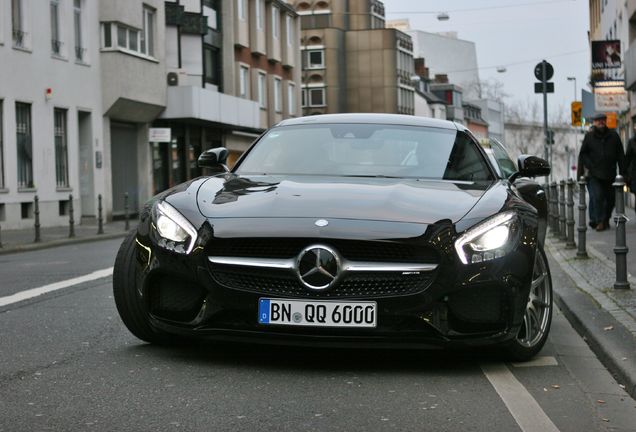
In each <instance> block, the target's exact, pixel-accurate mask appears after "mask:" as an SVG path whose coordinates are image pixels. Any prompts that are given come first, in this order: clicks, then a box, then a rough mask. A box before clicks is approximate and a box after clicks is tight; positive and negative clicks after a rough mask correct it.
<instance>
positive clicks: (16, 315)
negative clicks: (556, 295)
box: [0, 240, 636, 432]
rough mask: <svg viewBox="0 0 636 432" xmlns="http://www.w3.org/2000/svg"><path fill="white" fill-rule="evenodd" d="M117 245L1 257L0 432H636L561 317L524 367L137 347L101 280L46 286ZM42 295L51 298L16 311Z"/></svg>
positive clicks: (440, 356) (392, 356) (450, 358)
mask: <svg viewBox="0 0 636 432" xmlns="http://www.w3.org/2000/svg"><path fill="white" fill-rule="evenodd" d="M119 242H120V241H119V240H114V241H102V242H97V243H92V244H81V245H74V246H65V247H59V248H55V249H48V250H45V251H38V252H27V253H21V254H15V255H5V256H1V257H0V304H3V303H2V300H3V299H4V306H0V432H5V431H7V432H8V431H40V430H54V431H81V430H97V431H102V430H104V431H112V430H131V431H146V430H147V431H226V430H227V431H237V430H259V431H283V430H289V431H305V430H307V431H323V430H330V431H331V430H335V431H337V430H342V431H358V430H359V431H376V430H378V431H383V430H397V431H462V430H470V431H489V432H493V431H521V430H523V431H528V432H530V431H546V430H560V431H577V432H578V431H596V430H600V431H603V430H625V431H626V430H632V431H636V401H634V400H633V399H631V398H630V397H629V396H627V395H626V394H625V393H624V392H623V390H622V389H621V388H620V386H619V384H618V383H617V382H616V381H614V379H613V378H612V377H611V376H610V375H609V373H608V372H607V371H606V370H605V369H604V368H603V367H602V365H601V364H600V362H599V361H598V360H597V359H596V357H595V356H594V355H593V353H592V352H591V351H590V350H589V349H588V347H587V345H586V344H585V342H584V341H583V340H582V339H581V338H580V337H579V336H578V335H577V334H576V333H575V332H574V330H573V329H572V328H571V327H570V325H569V324H568V323H567V321H566V320H565V319H564V318H563V316H562V315H561V314H560V313H558V311H557V313H556V314H555V317H554V322H553V329H552V333H551V336H550V339H549V341H548V344H547V345H546V347H545V348H544V350H543V351H542V352H541V353H540V355H539V357H538V358H537V360H536V361H535V362H530V363H527V364H522V365H513V364H505V363H502V362H500V361H498V360H497V359H494V358H492V357H488V356H484V355H479V354H478V353H475V352H465V353H451V352H438V351H426V352H413V351H351V350H325V349H297V348H278V347H277V348H262V347H254V346H245V345H238V346H237V345H226V344H198V345H190V346H183V347H172V348H166V347H157V346H151V345H148V344H144V343H142V342H140V341H139V340H137V339H136V338H135V337H133V336H132V335H131V334H130V333H129V332H128V331H127V330H126V328H125V327H124V326H123V324H122V323H121V321H120V320H119V317H118V315H117V311H116V310H115V305H114V303H113V298H112V291H111V280H110V277H101V278H97V279H93V280H85V281H82V280H81V279H80V280H79V282H78V280H76V281H75V282H76V283H74V282H71V283H67V284H57V285H51V284H53V283H56V282H60V281H65V280H68V279H69V278H76V277H78V276H81V275H86V274H90V273H92V272H94V271H95V270H101V269H107V268H109V267H111V266H112V263H113V261H114V255H115V253H116V249H117V247H118V244H119ZM553 273H555V281H559V280H562V278H563V275H562V274H561V273H560V272H559V271H558V269H553ZM98 276H99V274H98ZM42 286H45V287H49V288H51V287H53V288H56V287H57V288H58V289H56V290H55V291H51V292H48V293H44V294H41V295H39V296H36V297H32V298H29V299H25V298H26V297H28V296H29V295H33V293H34V292H33V291H28V290H32V289H33V288H39V287H42ZM60 286H61V288H60ZM45 291H46V290H45ZM25 293H26V294H25ZM29 293H31V294H29ZM21 295H23V296H24V297H20V296H21ZM9 296H13V297H9Z"/></svg>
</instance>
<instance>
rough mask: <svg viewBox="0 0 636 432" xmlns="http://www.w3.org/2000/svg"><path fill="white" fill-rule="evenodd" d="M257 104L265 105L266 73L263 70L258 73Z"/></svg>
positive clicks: (262, 106) (263, 106) (264, 106)
mask: <svg viewBox="0 0 636 432" xmlns="http://www.w3.org/2000/svg"><path fill="white" fill-rule="evenodd" d="M256 84H257V86H258V106H260V107H261V108H266V107H267V74H265V73H264V72H259V73H258V81H257V82H256Z"/></svg>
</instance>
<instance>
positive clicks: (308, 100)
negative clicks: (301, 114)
mask: <svg viewBox="0 0 636 432" xmlns="http://www.w3.org/2000/svg"><path fill="white" fill-rule="evenodd" d="M302 93H303V94H302V104H303V106H310V107H320V106H325V88H324V87H316V88H308V89H307V90H305V89H303V92H302ZM308 95H309V96H308Z"/></svg>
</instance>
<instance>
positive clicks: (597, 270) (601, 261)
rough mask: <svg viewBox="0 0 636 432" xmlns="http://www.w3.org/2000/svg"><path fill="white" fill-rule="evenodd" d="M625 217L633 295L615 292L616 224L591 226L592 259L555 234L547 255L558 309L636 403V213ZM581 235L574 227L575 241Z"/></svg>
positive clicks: (589, 249)
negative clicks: (568, 246)
mask: <svg viewBox="0 0 636 432" xmlns="http://www.w3.org/2000/svg"><path fill="white" fill-rule="evenodd" d="M626 215H627V217H628V218H629V219H630V220H629V221H628V222H627V224H626V231H627V246H628V247H629V253H628V255H627V270H628V273H629V275H628V281H629V282H630V284H631V289H629V290H615V289H614V282H615V280H616V261H615V254H614V251H613V248H614V244H615V241H616V226H615V225H614V222H613V221H612V223H611V228H610V229H609V230H606V231H602V232H597V231H595V230H593V229H590V228H589V227H588V231H587V232H586V235H587V253H588V255H589V258H588V259H580V258H578V257H577V256H576V252H577V249H566V248H565V242H563V241H560V240H559V239H558V238H557V237H556V236H554V235H552V234H551V233H548V238H547V240H546V251H547V252H548V253H549V254H550V255H551V257H552V258H553V260H551V261H552V262H551V263H550V264H551V269H552V273H553V275H552V276H553V285H554V294H555V301H556V303H557V305H558V306H559V308H560V309H561V310H562V311H563V313H564V314H565V315H566V317H567V318H568V320H569V321H570V322H571V323H572V325H573V326H574V327H575V328H576V330H577V331H578V332H579V333H580V334H581V335H582V336H583V337H584V338H585V339H586V340H587V342H588V343H589V344H590V346H591V347H592V349H593V350H594V351H595V353H596V355H597V356H598V357H599V358H600V359H601V361H602V362H603V363H604V364H605V366H606V367H607V368H608V369H609V370H610V372H612V373H613V374H614V376H615V377H616V379H617V381H618V382H619V383H621V384H623V385H625V387H626V390H627V391H628V393H629V394H630V395H631V396H632V397H634V398H636V216H635V215H634V210H633V209H627V212H626ZM577 226H578V222H577ZM577 235H578V232H576V228H575V239H577ZM556 266H558V267H559V268H558V269H557V268H555V267H556Z"/></svg>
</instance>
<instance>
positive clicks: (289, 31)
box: [285, 15, 294, 46]
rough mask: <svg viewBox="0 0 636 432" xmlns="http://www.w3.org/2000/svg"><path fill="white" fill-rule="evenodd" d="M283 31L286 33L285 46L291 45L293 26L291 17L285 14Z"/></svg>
mask: <svg viewBox="0 0 636 432" xmlns="http://www.w3.org/2000/svg"><path fill="white" fill-rule="evenodd" d="M285 31H286V33H287V46H291V45H292V43H293V40H294V26H293V22H292V17H291V16H289V15H285Z"/></svg>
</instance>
